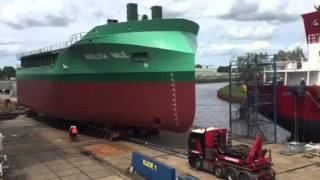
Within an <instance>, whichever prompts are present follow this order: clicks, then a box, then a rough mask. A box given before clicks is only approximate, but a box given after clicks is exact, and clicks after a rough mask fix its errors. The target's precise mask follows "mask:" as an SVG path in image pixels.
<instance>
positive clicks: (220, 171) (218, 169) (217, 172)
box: [213, 166, 226, 178]
mask: <svg viewBox="0 0 320 180" xmlns="http://www.w3.org/2000/svg"><path fill="white" fill-rule="evenodd" d="M225 171H226V170H225V168H224V167H222V166H216V167H214V169H213V174H214V175H215V176H217V177H218V178H224V177H225V175H226V173H225Z"/></svg>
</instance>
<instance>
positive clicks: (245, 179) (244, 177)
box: [239, 171, 253, 180]
mask: <svg viewBox="0 0 320 180" xmlns="http://www.w3.org/2000/svg"><path fill="white" fill-rule="evenodd" d="M251 179H253V177H252V174H250V173H249V172H246V171H242V172H240V175H239V180H251Z"/></svg>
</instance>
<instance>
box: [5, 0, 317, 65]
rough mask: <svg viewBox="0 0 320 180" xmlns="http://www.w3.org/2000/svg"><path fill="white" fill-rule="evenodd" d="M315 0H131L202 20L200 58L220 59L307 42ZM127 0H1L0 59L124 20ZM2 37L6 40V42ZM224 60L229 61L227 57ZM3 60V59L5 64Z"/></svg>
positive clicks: (143, 7)
mask: <svg viewBox="0 0 320 180" xmlns="http://www.w3.org/2000/svg"><path fill="white" fill-rule="evenodd" d="M316 1H317V0H311V1H309V2H307V1H305V0H242V1H239V0H223V1H221V0H201V1H198V0H132V2H137V3H138V4H139V14H140V15H142V14H148V15H149V17H150V7H151V6H153V5H162V6H163V11H164V12H163V15H164V17H178V18H186V19H191V20H193V21H195V22H197V23H199V25H200V34H199V38H198V39H199V42H198V44H199V51H198V53H197V57H198V58H199V59H198V60H197V61H198V62H199V63H201V61H202V60H203V59H205V58H208V59H209V58H210V59H218V58H219V59H221V58H223V57H227V56H228V57H230V55H234V54H241V53H246V52H250V51H268V52H274V51H277V50H279V49H284V50H286V49H287V48H289V46H293V44H295V43H296V42H302V43H301V44H297V45H298V46H301V45H303V41H302V36H303V33H304V32H303V28H302V26H303V25H302V20H301V18H300V17H299V15H300V14H302V13H306V12H310V11H312V10H313V3H314V2H316ZM128 2H129V1H128V0H118V1H105V0H95V1H86V0H68V1H65V0H46V1H43V0H10V1H9V0H7V1H0V29H1V31H0V57H1V58H0V60H1V62H3V61H2V60H3V59H7V60H8V59H15V53H16V52H17V51H21V50H26V49H30V48H35V47H41V46H48V45H52V44H56V43H59V42H63V41H64V40H67V39H68V37H69V35H71V34H74V33H77V32H81V31H88V30H90V29H91V28H93V27H94V26H96V25H100V24H104V23H105V22H106V19H107V18H114V19H119V20H120V21H125V19H126V3H128ZM219 17H220V18H219ZM221 17H222V19H221ZM294 18H295V19H294ZM298 35H299V36H298ZM300 35H301V36H300ZM4 37H6V38H7V39H5V38H4ZM16 39H21V40H23V41H22V42H23V43H15V44H14V43H10V42H14V40H15V41H16V42H17V40H16ZM21 40H19V41H21ZM9 41H10V42H9ZM1 42H6V44H4V43H3V44H2V45H1ZM221 62H228V59H227V58H225V60H224V61H223V60H222V61H221ZM212 63H215V61H212ZM206 64H208V63H207V62H206ZM4 65H5V64H3V63H0V67H1V66H4Z"/></svg>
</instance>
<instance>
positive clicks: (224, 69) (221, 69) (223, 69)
mask: <svg viewBox="0 0 320 180" xmlns="http://www.w3.org/2000/svg"><path fill="white" fill-rule="evenodd" d="M217 72H218V73H227V72H229V66H219V67H218V69H217Z"/></svg>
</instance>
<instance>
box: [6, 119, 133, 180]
mask: <svg viewBox="0 0 320 180" xmlns="http://www.w3.org/2000/svg"><path fill="white" fill-rule="evenodd" d="M0 132H1V133H2V134H3V135H4V136H5V139H4V151H5V154H6V155H7V156H8V163H7V164H8V165H9V168H7V169H5V170H4V179H5V180H7V179H8V180H24V179H32V180H42V179H50V180H53V179H62V180H64V179H66V180H72V179H75V180H85V179H99V180H100V179H101V180H116V179H130V178H129V177H127V176H126V175H124V174H123V173H121V172H119V171H118V170H116V169H114V168H112V167H110V166H109V165H108V164H106V163H104V162H101V161H98V160H96V159H94V158H92V157H90V156H88V155H87V154H85V153H83V152H81V148H82V147H84V146H88V145H92V144H100V143H104V142H105V140H103V139H98V138H94V137H88V136H81V140H80V141H79V142H76V143H75V142H70V141H69V139H68V135H67V132H66V131H64V130H61V129H57V128H53V127H50V126H48V125H47V124H44V123H41V122H38V121H35V120H33V119H30V118H26V117H24V116H20V117H18V118H15V119H13V120H5V121H0Z"/></svg>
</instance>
